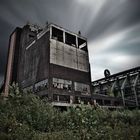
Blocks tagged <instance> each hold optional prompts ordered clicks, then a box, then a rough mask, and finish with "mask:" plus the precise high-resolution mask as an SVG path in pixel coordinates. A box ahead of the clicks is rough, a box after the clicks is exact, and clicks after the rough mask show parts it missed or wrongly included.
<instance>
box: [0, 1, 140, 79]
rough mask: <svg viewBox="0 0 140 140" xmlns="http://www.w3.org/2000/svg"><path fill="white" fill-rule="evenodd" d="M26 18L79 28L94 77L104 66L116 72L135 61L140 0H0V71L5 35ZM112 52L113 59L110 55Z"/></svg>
mask: <svg viewBox="0 0 140 140" xmlns="http://www.w3.org/2000/svg"><path fill="white" fill-rule="evenodd" d="M27 21H29V22H31V23H37V24H39V25H41V26H44V25H45V22H46V21H49V22H53V23H55V24H58V25H60V26H63V27H64V28H68V29H69V30H72V31H74V32H78V31H79V30H81V32H82V35H85V36H87V37H88V41H89V52H90V61H91V67H92V72H93V73H92V75H93V78H94V79H97V78H99V77H100V75H101V73H103V70H104V69H105V68H110V69H111V70H112V71H113V72H117V71H121V70H125V69H127V68H129V67H133V66H134V65H136V66H137V65H139V62H138V61H139V57H138V55H139V53H140V49H139V48H140V41H139V40H140V39H139V36H140V26H139V25H140V0H1V1H0V32H1V33H2V35H1V38H0V75H3V73H4V70H5V69H4V68H5V64H6V54H7V46H8V39H9V35H10V33H11V32H12V31H13V30H14V28H15V27H17V26H21V27H22V26H23V25H24V24H26V22H27ZM113 55H115V56H116V58H117V59H116V60H112V59H111V57H112V56H113ZM120 59H122V61H121V63H119V61H120ZM128 59H130V62H133V64H134V65H133V66H132V65H129V64H128V63H127V62H126V61H127V60H128ZM104 61H106V65H105V63H103V62H104ZM122 62H123V64H122ZM124 63H125V65H124ZM107 64H108V65H107ZM120 65H121V66H120ZM122 65H123V66H124V67H123V66H122ZM127 65H128V66H127ZM94 75H96V76H94ZM101 76H102V75H101ZM1 77H2V76H1Z"/></svg>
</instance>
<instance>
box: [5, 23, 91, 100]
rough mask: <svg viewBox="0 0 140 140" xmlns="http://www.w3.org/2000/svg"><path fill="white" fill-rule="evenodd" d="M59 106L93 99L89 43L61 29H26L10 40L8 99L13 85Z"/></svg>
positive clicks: (7, 79) (6, 80)
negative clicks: (89, 98)
mask: <svg viewBox="0 0 140 140" xmlns="http://www.w3.org/2000/svg"><path fill="white" fill-rule="evenodd" d="M14 81H15V82H16V83H18V84H19V87H20V88H21V89H23V90H24V91H28V90H30V91H32V92H34V93H35V94H38V95H39V96H45V97H48V99H49V100H50V101H54V102H56V103H58V102H62V103H75V102H78V100H79V98H80V99H82V98H83V99H86V97H89V96H91V74H90V64H89V56H88V49H87V39H86V38H84V37H82V36H81V35H80V34H75V33H72V32H70V31H68V30H65V29H63V28H61V27H59V26H57V25H54V24H50V25H47V26H46V27H45V28H44V29H42V28H40V27H38V26H34V25H26V26H24V27H23V28H16V29H15V31H14V32H13V33H12V35H11V37H10V43H9V56H8V62H7V73H6V78H5V88H4V93H5V95H7V94H8V90H9V86H8V85H10V84H11V83H12V82H14Z"/></svg>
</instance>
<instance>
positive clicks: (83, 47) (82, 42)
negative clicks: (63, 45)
mask: <svg viewBox="0 0 140 140" xmlns="http://www.w3.org/2000/svg"><path fill="white" fill-rule="evenodd" d="M78 48H80V49H81V50H84V51H87V41H86V40H84V39H81V38H78Z"/></svg>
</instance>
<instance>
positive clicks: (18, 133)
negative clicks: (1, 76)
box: [0, 86, 140, 140]
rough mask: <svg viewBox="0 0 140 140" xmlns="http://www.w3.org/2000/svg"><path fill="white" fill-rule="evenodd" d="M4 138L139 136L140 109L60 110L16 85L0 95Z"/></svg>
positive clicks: (110, 139)
mask: <svg viewBox="0 0 140 140" xmlns="http://www.w3.org/2000/svg"><path fill="white" fill-rule="evenodd" d="M0 139H1V140H126V139H127V140H139V139H140V111H139V110H133V111H129V110H117V111H109V110H104V109H96V110H95V109H94V108H93V107H91V106H86V107H85V106H82V105H81V107H79V108H77V107H71V108H69V109H68V110H67V111H64V112H61V111H59V110H58V109H55V108H53V107H52V106H51V105H49V104H48V103H47V101H46V100H41V99H40V98H39V97H38V96H35V95H33V94H31V93H20V92H19V90H18V88H17V87H16V86H13V87H12V88H11V90H10V93H9V97H8V98H7V99H4V98H3V97H2V96H1V98H0Z"/></svg>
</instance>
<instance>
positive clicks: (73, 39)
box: [65, 33, 76, 47]
mask: <svg viewBox="0 0 140 140" xmlns="http://www.w3.org/2000/svg"><path fill="white" fill-rule="evenodd" d="M65 43H66V44H68V45H71V46H74V47H75V46H76V36H74V35H72V34H69V33H65Z"/></svg>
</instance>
